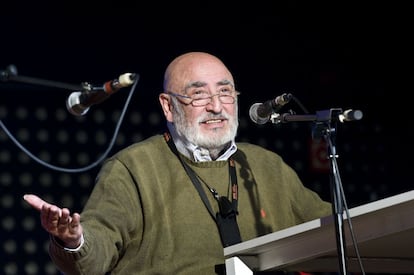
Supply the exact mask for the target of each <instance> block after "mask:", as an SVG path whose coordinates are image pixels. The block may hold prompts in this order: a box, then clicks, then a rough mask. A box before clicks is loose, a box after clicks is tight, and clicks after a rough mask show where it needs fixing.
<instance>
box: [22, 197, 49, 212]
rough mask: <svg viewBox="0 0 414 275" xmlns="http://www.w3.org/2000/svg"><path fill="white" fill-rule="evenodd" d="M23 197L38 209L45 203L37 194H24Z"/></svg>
mask: <svg viewBox="0 0 414 275" xmlns="http://www.w3.org/2000/svg"><path fill="white" fill-rule="evenodd" d="M23 199H24V200H25V201H26V202H27V203H28V204H30V205H31V206H32V207H33V208H35V209H36V210H38V211H40V210H42V206H43V205H44V204H45V203H46V202H45V201H44V200H42V199H41V198H39V197H38V196H36V195H32V194H26V195H24V196H23Z"/></svg>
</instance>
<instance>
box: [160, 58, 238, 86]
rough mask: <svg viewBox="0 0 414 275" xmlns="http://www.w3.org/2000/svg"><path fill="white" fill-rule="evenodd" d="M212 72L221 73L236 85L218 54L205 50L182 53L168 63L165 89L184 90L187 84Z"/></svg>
mask: <svg viewBox="0 0 414 275" xmlns="http://www.w3.org/2000/svg"><path fill="white" fill-rule="evenodd" d="M211 74H215V75H217V76H219V75H220V76H222V78H223V79H227V80H228V81H230V82H231V83H233V85H234V80H233V76H232V74H231V73H230V71H229V70H228V69H227V67H226V66H225V65H224V63H223V62H222V61H221V60H220V59H219V58H217V57H216V56H214V55H211V54H209V53H205V52H189V53H185V54H182V55H180V56H178V57H176V58H175V59H174V60H173V61H172V62H171V63H170V64H169V65H168V67H167V69H166V71H165V74H164V90H167V91H183V90H185V88H186V87H185V85H186V84H188V83H191V82H192V81H196V79H197V78H203V77H205V76H209V75H211ZM183 85H184V86H183Z"/></svg>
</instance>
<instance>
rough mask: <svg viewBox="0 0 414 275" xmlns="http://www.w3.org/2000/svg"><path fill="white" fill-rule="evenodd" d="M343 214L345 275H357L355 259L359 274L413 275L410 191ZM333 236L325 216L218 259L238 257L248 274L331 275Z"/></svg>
mask: <svg viewBox="0 0 414 275" xmlns="http://www.w3.org/2000/svg"><path fill="white" fill-rule="evenodd" d="M349 214H350V217H351V219H348V218H347V217H346V213H344V233H345V243H346V256H347V269H348V270H349V271H350V272H361V268H360V263H359V261H358V260H357V257H356V256H357V255H358V254H359V255H360V257H361V259H362V266H363V268H364V271H365V272H372V273H407V274H408V273H410V274H414V190H413V191H409V192H405V193H401V194H399V195H395V196H391V197H388V198H385V199H382V200H378V201H374V202H371V203H368V204H364V205H362V206H358V207H355V208H352V209H350V210H349ZM349 220H350V221H351V223H349ZM350 226H352V228H353V232H354V233H353V235H354V237H355V239H356V241H357V245H356V246H355V245H354V244H353V240H352V235H351V234H350V232H351V231H350V230H349V228H350ZM335 234H336V231H335V224H334V219H333V216H328V217H324V218H321V219H316V220H312V221H309V222H306V223H303V224H299V225H296V226H293V227H289V228H287V229H284V230H280V231H277V232H274V233H271V234H267V235H264V236H261V237H258V238H255V239H252V240H248V241H245V242H242V243H239V244H236V245H233V246H229V247H225V248H224V256H225V257H226V258H227V259H229V258H231V257H238V258H240V259H241V260H242V261H243V262H244V263H245V264H246V265H247V266H248V267H249V268H250V269H251V270H254V271H268V270H285V271H304V272H337V271H339V270H340V268H339V260H338V257H337V256H338V253H337V246H336V236H335ZM356 248H357V251H358V252H357V251H356Z"/></svg>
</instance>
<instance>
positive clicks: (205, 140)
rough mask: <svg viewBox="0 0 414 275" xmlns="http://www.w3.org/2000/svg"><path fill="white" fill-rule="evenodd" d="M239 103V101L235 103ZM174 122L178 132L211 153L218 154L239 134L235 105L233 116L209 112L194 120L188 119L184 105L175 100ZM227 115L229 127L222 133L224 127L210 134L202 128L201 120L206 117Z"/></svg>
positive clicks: (225, 115) (212, 117)
mask: <svg viewBox="0 0 414 275" xmlns="http://www.w3.org/2000/svg"><path fill="white" fill-rule="evenodd" d="M235 104H237V103H235ZM173 113H174V124H175V128H176V130H177V133H178V134H179V135H180V136H182V137H185V138H186V139H187V140H188V141H189V142H190V143H192V144H194V145H197V146H200V147H202V148H205V149H207V150H209V151H210V154H211V155H216V156H217V155H218V154H219V153H220V151H222V150H223V149H224V148H225V147H226V146H228V145H229V144H230V143H231V141H233V140H234V139H235V137H236V134H237V129H238V126H239V121H238V115H237V114H238V108H237V105H236V106H235V115H234V116H231V115H229V114H227V113H222V114H220V115H212V114H207V115H206V116H204V117H201V118H198V119H197V120H196V121H194V122H189V121H187V120H186V118H185V115H184V110H183V109H182V106H181V105H180V104H179V103H178V102H176V101H175V100H174V104H173ZM219 116H220V117H225V118H226V119H228V123H229V126H230V127H229V129H228V130H226V131H225V132H224V133H222V131H223V129H213V130H211V131H210V132H209V135H205V134H203V133H202V132H201V130H200V123H199V122H200V121H203V120H205V119H206V118H209V119H214V118H215V117H216V118H217V117H219Z"/></svg>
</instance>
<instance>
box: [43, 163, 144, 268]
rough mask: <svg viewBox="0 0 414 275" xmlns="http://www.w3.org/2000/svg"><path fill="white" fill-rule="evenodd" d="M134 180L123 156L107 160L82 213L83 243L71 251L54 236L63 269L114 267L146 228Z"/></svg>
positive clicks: (57, 258) (53, 252) (53, 251)
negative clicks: (121, 159) (143, 227)
mask: <svg viewBox="0 0 414 275" xmlns="http://www.w3.org/2000/svg"><path fill="white" fill-rule="evenodd" d="M131 183H135V180H134V178H133V177H132V176H131V174H130V173H129V171H128V169H127V167H126V166H124V165H123V164H122V163H121V162H120V161H119V160H117V159H110V160H109V161H107V162H106V163H105V165H104V166H103V167H102V169H101V171H100V172H99V174H98V177H97V182H96V184H95V186H94V189H93V191H92V193H91V196H90V198H89V200H88V202H87V204H86V205H85V208H84V210H83V211H82V214H81V223H82V226H83V229H84V239H85V242H84V244H83V246H82V247H80V249H79V250H77V251H67V250H65V249H64V248H63V247H62V246H61V245H60V244H59V243H58V242H57V241H56V240H54V239H53V238H52V239H51V242H50V247H49V253H50V256H51V259H52V260H53V262H54V263H55V264H56V266H57V267H58V269H59V270H61V271H62V272H64V273H65V274H67V275H72V274H74V275H77V274H85V275H86V274H105V272H108V271H109V270H111V269H112V268H113V266H114V265H115V264H116V262H117V261H118V259H119V258H120V257H122V255H123V253H124V251H125V249H126V247H127V244H128V243H129V242H130V241H131V238H132V236H137V235H138V236H139V235H140V234H139V233H137V232H139V231H140V230H142V228H141V227H139V226H140V225H142V215H141V211H140V208H139V205H140V202H139V195H138V189H137V187H136V184H131ZM131 210H132V211H131ZM94 251H99V253H96V252H94Z"/></svg>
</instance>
